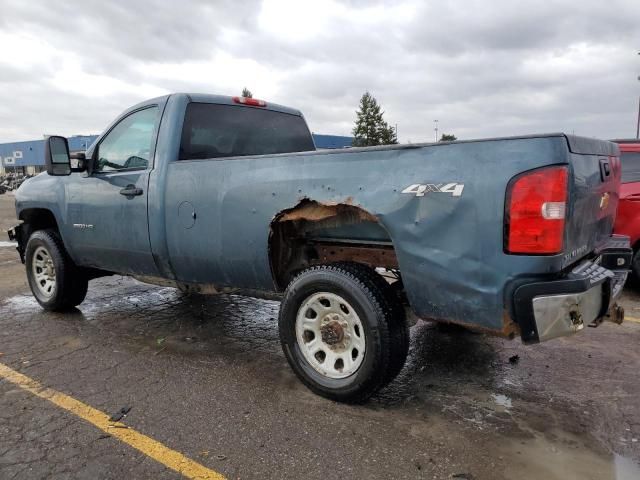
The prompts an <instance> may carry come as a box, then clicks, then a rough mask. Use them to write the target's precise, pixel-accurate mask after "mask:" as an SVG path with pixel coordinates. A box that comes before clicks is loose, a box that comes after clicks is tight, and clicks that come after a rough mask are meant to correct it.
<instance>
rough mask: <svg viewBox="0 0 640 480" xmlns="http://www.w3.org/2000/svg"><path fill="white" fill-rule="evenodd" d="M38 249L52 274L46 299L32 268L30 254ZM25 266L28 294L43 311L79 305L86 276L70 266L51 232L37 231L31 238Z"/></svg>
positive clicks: (26, 252) (56, 236)
mask: <svg viewBox="0 0 640 480" xmlns="http://www.w3.org/2000/svg"><path fill="white" fill-rule="evenodd" d="M39 248H43V249H44V250H45V251H46V252H47V253H48V254H49V256H50V260H51V262H52V264H53V270H54V274H55V280H54V286H53V287H52V289H51V292H50V294H48V295H47V294H45V293H43V291H42V290H41V288H40V287H39V286H38V285H37V283H38V280H37V279H36V277H35V275H36V274H35V273H34V268H33V262H34V254H35V253H36V251H38V249H39ZM25 266H26V269H27V279H28V281H29V287H30V288H31V292H32V293H33V296H34V297H35V299H36V300H37V301H38V303H39V304H40V306H41V307H42V308H44V309H45V310H50V311H64V310H69V309H71V308H73V307H75V306H77V305H80V304H81V303H82V302H83V300H84V298H85V296H86V295H87V288H88V285H89V281H88V279H87V276H86V275H84V273H83V272H82V271H81V270H80V269H79V268H78V267H76V265H75V264H74V263H73V260H71V258H70V257H69V255H68V254H67V251H66V250H65V248H64V245H63V244H62V240H61V239H60V237H59V236H58V233H57V232H56V231H55V230H37V231H35V232H33V233H32V234H31V236H30V237H29V241H28V242H27V248H26V251H25Z"/></svg>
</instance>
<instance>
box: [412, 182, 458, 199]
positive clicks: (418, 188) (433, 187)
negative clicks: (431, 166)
mask: <svg viewBox="0 0 640 480" xmlns="http://www.w3.org/2000/svg"><path fill="white" fill-rule="evenodd" d="M462 190H464V183H427V184H421V183H414V184H413V185H409V186H408V187H407V188H405V189H404V190H402V193H412V194H414V195H415V196H416V197H424V195H425V194H426V193H429V192H433V193H450V194H451V195H452V196H454V197H460V196H462Z"/></svg>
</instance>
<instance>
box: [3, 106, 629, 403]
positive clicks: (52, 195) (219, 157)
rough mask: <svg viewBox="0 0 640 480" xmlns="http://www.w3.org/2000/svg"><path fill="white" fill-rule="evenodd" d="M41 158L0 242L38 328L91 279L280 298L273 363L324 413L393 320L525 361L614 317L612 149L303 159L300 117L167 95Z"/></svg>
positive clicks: (51, 141) (450, 148) (624, 260)
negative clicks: (455, 330)
mask: <svg viewBox="0 0 640 480" xmlns="http://www.w3.org/2000/svg"><path fill="white" fill-rule="evenodd" d="M46 147H47V148H46V159H45V160H46V170H47V171H46V172H45V173H43V174H41V175H38V176H37V177H35V178H32V179H30V180H28V181H26V182H25V183H24V184H23V185H22V186H21V187H20V189H19V190H18V191H17V194H16V213H17V217H18V219H19V220H21V221H22V223H20V224H19V225H18V226H17V227H15V228H14V229H12V230H11V231H10V233H9V235H10V237H11V238H12V239H14V240H15V241H17V242H18V251H19V253H20V256H21V258H22V260H23V262H25V264H26V272H27V276H28V280H29V285H30V286H31V290H32V292H33V295H34V296H35V298H36V299H37V301H38V302H39V303H40V305H41V306H42V307H43V308H44V309H47V310H56V311H60V310H65V309H69V308H72V307H75V306H77V305H79V304H80V303H82V301H83V300H84V298H85V295H86V292H87V286H88V282H89V280H91V279H93V278H97V277H100V276H104V275H111V274H114V273H117V274H123V275H131V276H134V277H135V278H137V279H139V280H141V281H144V282H149V283H155V284H161V285H167V284H169V285H173V286H176V287H178V288H180V289H182V290H184V291H187V292H200V293H216V292H237V293H243V294H247V295H253V296H265V297H269V298H274V297H275V298H279V299H281V301H282V305H281V309H280V315H279V330H280V336H281V340H282V347H283V350H284V354H285V356H286V358H287V359H288V361H289V363H290V365H291V367H292V368H293V370H294V371H295V373H296V374H297V375H298V376H299V378H300V379H301V380H302V381H303V382H304V383H305V384H306V385H307V386H308V387H309V388H311V389H312V390H313V391H314V392H316V393H318V394H321V395H324V396H326V397H329V398H332V399H335V400H339V401H349V402H358V401H363V400H365V399H366V398H368V397H369V396H370V395H372V394H373V393H374V392H376V391H377V390H378V389H380V388H381V387H383V386H384V385H385V384H387V383H388V382H390V381H391V380H393V378H394V377H395V376H396V375H397V374H398V372H399V371H400V370H401V369H402V366H403V364H404V362H405V358H406V356H407V351H408V346H409V333H408V320H407V318H415V317H418V318H428V319H432V320H435V321H440V322H447V323H456V324H459V325H462V326H464V327H467V328H470V329H476V330H480V331H483V332H487V333H491V334H495V335H500V336H503V337H506V338H514V337H516V336H519V337H521V339H522V340H523V341H524V342H525V343H536V342H540V341H545V340H548V339H551V338H554V337H559V336H564V335H569V334H572V333H574V332H577V331H579V330H581V329H583V327H584V326H585V325H598V324H599V323H600V322H601V321H603V320H604V319H607V318H610V319H613V320H616V321H618V322H619V321H621V320H622V318H623V316H624V312H623V311H622V310H621V308H620V307H618V306H617V305H616V298H617V297H618V295H619V294H620V292H621V290H622V286H623V284H624V282H625V279H626V276H627V272H628V270H629V266H630V263H631V250H630V248H629V239H628V238H627V237H624V236H614V235H612V233H611V232H612V226H613V222H614V218H615V213H616V207H617V203H618V191H619V183H620V162H619V158H618V157H619V151H618V147H617V146H616V145H615V144H613V143H609V142H605V141H599V140H593V139H587V138H581V137H575V136H570V135H563V134H549V135H535V136H527V137H514V138H499V139H488V140H477V141H466V142H452V143H438V144H414V145H392V146H384V147H371V148H352V149H344V150H333V151H316V149H315V146H314V144H313V140H312V136H311V134H310V132H309V129H308V127H307V125H306V122H305V120H304V117H303V116H302V115H301V113H300V112H299V111H297V110H294V109H291V108H287V107H284V106H281V105H275V104H271V103H267V102H264V101H261V100H256V99H248V98H243V97H223V96H215V95H202V94H173V95H168V96H164V97H160V98H154V99H152V100H149V101H146V102H143V103H141V104H139V105H136V106H134V107H132V108H130V109H129V110H127V111H126V112H124V113H123V114H122V115H121V116H119V117H118V118H117V119H116V120H115V121H114V122H113V123H112V124H111V125H110V126H109V127H108V128H107V129H106V130H105V132H104V133H103V134H102V135H100V136H99V138H98V139H97V140H96V141H95V143H94V144H93V145H92V146H91V147H90V148H89V149H88V150H87V151H86V153H85V154H74V155H70V154H69V149H68V144H67V141H66V139H65V138H63V137H56V136H52V137H49V138H48V139H47V143H46Z"/></svg>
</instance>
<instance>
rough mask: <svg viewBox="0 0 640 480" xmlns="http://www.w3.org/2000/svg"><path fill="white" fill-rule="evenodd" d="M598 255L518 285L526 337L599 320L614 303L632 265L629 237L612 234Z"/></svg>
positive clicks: (539, 338)
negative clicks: (564, 271) (549, 277)
mask: <svg viewBox="0 0 640 480" xmlns="http://www.w3.org/2000/svg"><path fill="white" fill-rule="evenodd" d="M596 255H597V256H596V258H595V259H594V260H587V261H584V262H582V263H580V264H579V265H578V266H576V267H575V268H574V269H573V270H571V272H570V273H568V274H567V275H566V276H565V277H564V278H561V279H559V280H552V281H544V282H536V283H529V284H525V285H522V286H520V287H518V289H517V290H516V291H515V293H514V313H515V319H516V321H517V323H518V324H519V325H520V331H521V334H522V341H523V342H524V343H538V342H544V341H546V340H550V339H552V338H556V337H563V336H566V335H570V334H572V333H576V332H578V331H580V330H582V329H583V328H584V326H585V325H597V324H598V323H599V322H600V321H601V320H602V319H603V318H604V317H605V316H606V315H607V313H608V312H609V311H610V309H611V308H613V307H614V306H615V303H616V299H617V298H618V297H619V296H620V294H621V293H622V289H623V287H624V283H625V281H626V279H627V275H628V273H629V269H630V267H631V261H632V257H633V251H632V250H631V248H630V246H629V238H628V237H625V236H621V235H614V236H612V237H611V240H610V241H609V242H608V243H607V244H606V245H605V246H604V247H603V248H602V249H600V250H599V251H598V252H596Z"/></svg>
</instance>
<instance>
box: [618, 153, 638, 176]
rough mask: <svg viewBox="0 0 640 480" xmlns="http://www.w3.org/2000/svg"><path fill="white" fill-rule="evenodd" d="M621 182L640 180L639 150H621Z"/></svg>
mask: <svg viewBox="0 0 640 480" xmlns="http://www.w3.org/2000/svg"><path fill="white" fill-rule="evenodd" d="M620 160H621V162H622V183H631V182H640V152H622V154H621V155H620Z"/></svg>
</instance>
